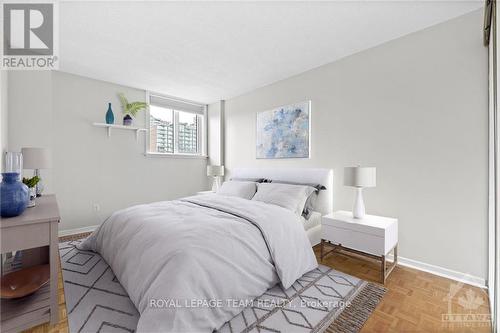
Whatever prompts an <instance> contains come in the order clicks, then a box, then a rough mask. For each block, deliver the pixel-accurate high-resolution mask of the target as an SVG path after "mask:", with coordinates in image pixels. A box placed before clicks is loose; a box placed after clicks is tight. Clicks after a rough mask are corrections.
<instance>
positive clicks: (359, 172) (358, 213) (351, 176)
mask: <svg viewBox="0 0 500 333" xmlns="http://www.w3.org/2000/svg"><path fill="white" fill-rule="evenodd" d="M344 185H345V186H353V187H355V188H356V199H355V201H354V208H353V210H352V215H353V217H354V218H356V219H362V218H363V217H364V216H365V203H364V201H363V188H364V187H375V186H376V185H377V169H376V168H373V167H361V166H359V165H358V166H355V167H345V168H344Z"/></svg>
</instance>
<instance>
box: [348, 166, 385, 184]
mask: <svg viewBox="0 0 500 333" xmlns="http://www.w3.org/2000/svg"><path fill="white" fill-rule="evenodd" d="M344 185H345V186H354V187H375V186H377V169H376V168H373V167H360V166H357V167H345V168H344Z"/></svg>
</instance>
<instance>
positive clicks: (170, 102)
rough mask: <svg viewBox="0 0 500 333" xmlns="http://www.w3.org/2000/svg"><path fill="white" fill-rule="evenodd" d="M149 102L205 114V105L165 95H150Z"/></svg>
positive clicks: (163, 106)
mask: <svg viewBox="0 0 500 333" xmlns="http://www.w3.org/2000/svg"><path fill="white" fill-rule="evenodd" d="M149 104H151V105H156V106H159V107H162V108H166V109H174V110H179V111H185V112H190V113H196V114H200V115H204V114H205V105H203V104H196V103H192V102H186V101H182V100H178V99H173V98H168V97H164V96H157V95H151V94H150V95H149Z"/></svg>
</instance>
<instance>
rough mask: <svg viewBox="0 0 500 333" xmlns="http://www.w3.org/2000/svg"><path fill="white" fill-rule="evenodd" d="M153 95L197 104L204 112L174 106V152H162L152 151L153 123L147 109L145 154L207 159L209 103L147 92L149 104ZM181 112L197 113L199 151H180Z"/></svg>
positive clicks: (148, 155)
mask: <svg viewBox="0 0 500 333" xmlns="http://www.w3.org/2000/svg"><path fill="white" fill-rule="evenodd" d="M151 96H155V97H156V98H164V99H165V100H171V101H175V102H181V103H186V104H192V105H197V106H200V107H203V113H202V114H199V113H196V112H190V111H186V110H182V109H181V108H176V107H174V106H172V112H173V121H174V152H173V153H162V152H153V151H150V150H149V148H150V143H151V133H150V130H151V123H150V118H151V117H150V110H149V108H148V109H147V110H146V112H145V113H144V114H145V117H146V119H145V124H146V126H147V131H148V134H147V135H146V140H144V141H145V145H144V155H145V156H147V157H174V158H202V159H206V158H207V157H208V156H207V146H208V142H207V140H208V131H207V105H206V104H203V103H198V102H194V101H188V100H184V99H180V98H176V97H171V96H167V95H163V94H157V93H153V92H149V91H147V92H146V101H147V102H148V104H151ZM179 112H187V113H191V114H194V115H196V123H197V128H198V130H197V131H196V132H197V143H198V147H197V151H198V152H197V153H195V154H193V153H180V152H179V147H178V142H179V136H178V134H179V125H178V124H179Z"/></svg>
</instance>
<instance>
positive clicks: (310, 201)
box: [302, 190, 319, 219]
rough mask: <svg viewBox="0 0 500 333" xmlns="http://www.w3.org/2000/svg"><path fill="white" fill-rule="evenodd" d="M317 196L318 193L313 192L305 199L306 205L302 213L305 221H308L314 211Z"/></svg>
mask: <svg viewBox="0 0 500 333" xmlns="http://www.w3.org/2000/svg"><path fill="white" fill-rule="evenodd" d="M318 194H319V191H317V190H316V191H314V192H313V193H311V195H310V196H309V198H307V200H306V203H305V205H304V210H303V211H302V216H304V217H305V218H306V219H309V218H310V217H311V214H312V213H313V211H314V210H313V209H314V204H315V203H316V200H317V199H318Z"/></svg>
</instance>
